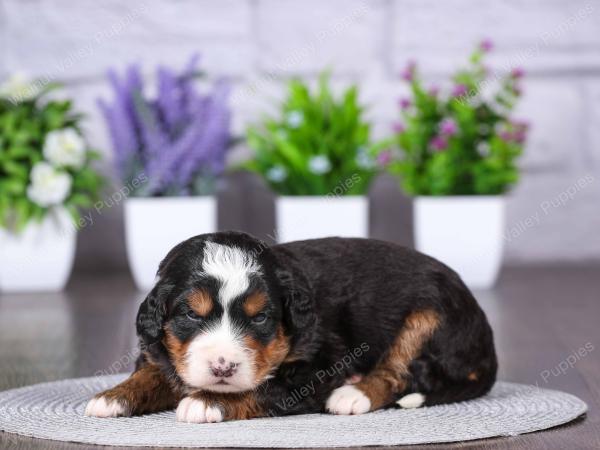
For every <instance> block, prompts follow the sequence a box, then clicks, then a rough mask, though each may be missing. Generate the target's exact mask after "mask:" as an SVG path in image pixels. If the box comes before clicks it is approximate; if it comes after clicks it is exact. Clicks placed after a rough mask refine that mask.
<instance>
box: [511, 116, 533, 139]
mask: <svg viewBox="0 0 600 450" xmlns="http://www.w3.org/2000/svg"><path fill="white" fill-rule="evenodd" d="M510 125H511V127H512V128H513V132H512V139H513V140H514V141H515V142H518V143H519V144H522V143H523V142H525V140H526V139H527V132H528V131H529V122H527V121H524V120H514V121H512V122H510Z"/></svg>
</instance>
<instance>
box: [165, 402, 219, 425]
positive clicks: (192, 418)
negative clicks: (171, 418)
mask: <svg viewBox="0 0 600 450" xmlns="http://www.w3.org/2000/svg"><path fill="white" fill-rule="evenodd" d="M175 417H176V418H177V420H178V421H179V422H188V423H207V422H208V423H213V422H222V421H223V411H222V410H221V408H219V407H218V406H214V405H209V404H208V403H207V402H205V401H204V400H199V399H195V398H192V397H185V398H184V399H183V400H181V401H180V402H179V405H178V406H177V411H176V412H175Z"/></svg>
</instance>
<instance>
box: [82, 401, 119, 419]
mask: <svg viewBox="0 0 600 450" xmlns="http://www.w3.org/2000/svg"><path fill="white" fill-rule="evenodd" d="M84 414H85V415H86V416H90V417H118V416H128V415H129V414H127V413H126V408H125V406H123V404H122V403H121V402H119V401H118V400H112V399H107V398H106V397H94V398H93V399H91V400H90V401H89V402H88V404H87V406H86V407H85V412H84Z"/></svg>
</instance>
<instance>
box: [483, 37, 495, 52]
mask: <svg viewBox="0 0 600 450" xmlns="http://www.w3.org/2000/svg"><path fill="white" fill-rule="evenodd" d="M479 48H480V49H481V51H482V52H484V53H488V52H491V51H492V49H493V48H494V42H493V41H492V40H491V39H488V38H486V39H483V40H482V41H481V42H480V43H479Z"/></svg>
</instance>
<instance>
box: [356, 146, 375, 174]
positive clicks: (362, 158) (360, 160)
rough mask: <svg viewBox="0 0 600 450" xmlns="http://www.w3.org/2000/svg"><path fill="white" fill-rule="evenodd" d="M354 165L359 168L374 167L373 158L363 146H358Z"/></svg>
mask: <svg viewBox="0 0 600 450" xmlns="http://www.w3.org/2000/svg"><path fill="white" fill-rule="evenodd" d="M356 165H357V166H358V167H360V168H361V169H372V168H373V167H375V160H374V159H373V158H371V156H370V155H369V154H368V153H367V151H366V150H365V148H364V147H360V148H359V149H358V152H357V153H356Z"/></svg>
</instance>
